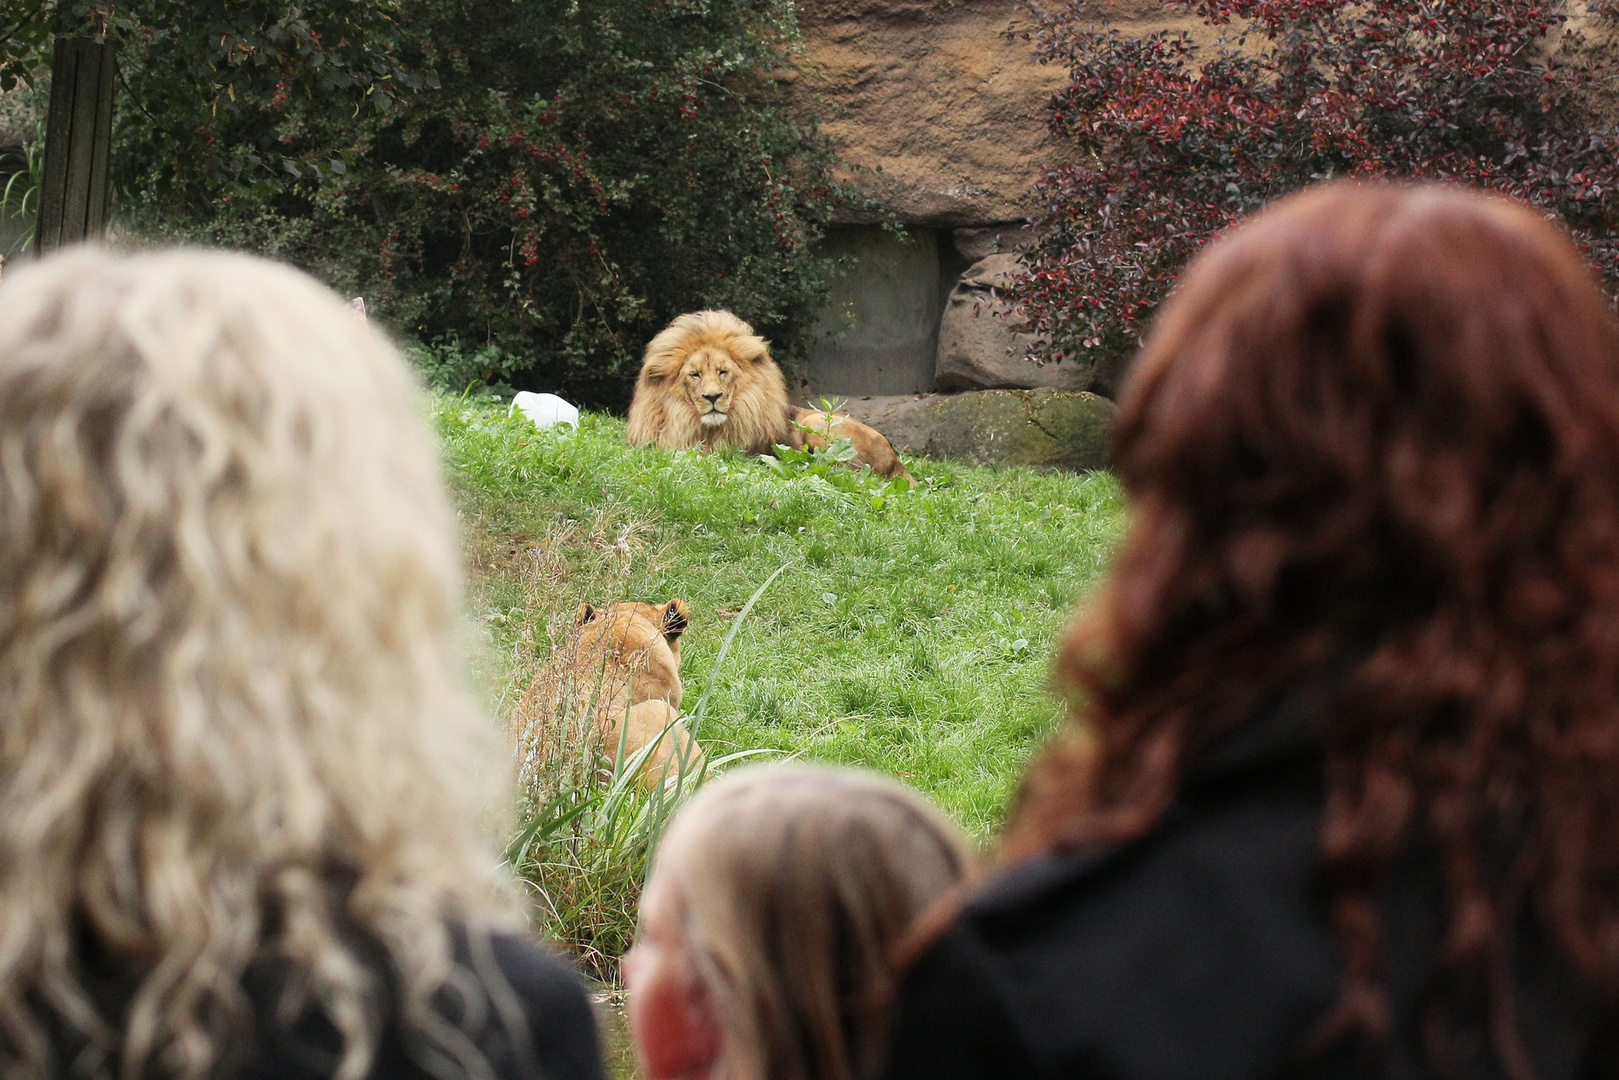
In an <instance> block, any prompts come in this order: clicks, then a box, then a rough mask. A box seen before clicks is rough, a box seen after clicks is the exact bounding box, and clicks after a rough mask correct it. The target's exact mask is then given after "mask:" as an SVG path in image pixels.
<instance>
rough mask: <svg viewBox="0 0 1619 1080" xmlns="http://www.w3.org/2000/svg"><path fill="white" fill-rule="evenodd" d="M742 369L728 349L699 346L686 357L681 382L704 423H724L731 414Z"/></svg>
mask: <svg viewBox="0 0 1619 1080" xmlns="http://www.w3.org/2000/svg"><path fill="white" fill-rule="evenodd" d="M742 370H743V369H742V365H740V364H738V363H737V362H736V358H735V357H733V356H732V355H731V354H730V353H728V352H726V351H725V350H724V349H718V348H707V349H698V350H696V351H695V352H693V353H692V354H691V355H690V356H689V357H687V358H686V363H685V364H684V365H682V367H681V369H680V384H681V387H682V388H683V390H684V392H685V394H686V398H687V400H689V401H690V402H691V407H692V408H693V409H695V410H696V411H697V419H698V421H699V422H700V423H701V424H702V425H703V426H704V427H708V428H717V427H722V426H724V424H725V422H726V421H727V420H729V419H730V418H731V405H732V403H733V401H734V400H735V397H736V391H737V388H738V386H739V385H740V383H741V381H742Z"/></svg>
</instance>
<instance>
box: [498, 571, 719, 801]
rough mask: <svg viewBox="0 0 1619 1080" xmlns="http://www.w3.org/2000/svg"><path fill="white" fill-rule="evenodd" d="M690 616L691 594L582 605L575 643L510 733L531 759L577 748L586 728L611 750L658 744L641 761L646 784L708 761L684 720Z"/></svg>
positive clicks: (523, 705) (531, 691)
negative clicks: (683, 643)
mask: <svg viewBox="0 0 1619 1080" xmlns="http://www.w3.org/2000/svg"><path fill="white" fill-rule="evenodd" d="M687 618H688V616H687V611H686V603H685V601H683V600H671V601H669V602H668V603H667V604H638V603H630V602H623V603H617V604H609V605H608V606H607V607H605V608H601V609H598V608H595V607H592V606H591V605H589V604H580V605H579V613H578V616H577V619H576V626H577V632H576V633H575V635H574V638H573V640H572V641H571V642H569V643H568V644H566V645H564V646H563V647H562V648H560V649H558V650H557V652H556V654H555V655H554V656H553V657H552V658H551V661H550V662H549V663H547V664H546V666H545V667H544V668H542V669H541V671H540V673H539V674H538V675H536V676H535V677H534V680H533V681H532V682H531V683H530V684H529V687H528V689H527V691H525V692H524V694H523V697H522V699H521V700H520V701H518V703H517V708H516V710H514V711H513V713H512V715H511V719H510V721H509V723H508V733H509V734H510V736H511V740H512V743H513V745H514V746H516V747H517V749H518V751H519V753H520V754H521V755H522V757H523V758H524V759H527V758H528V757H529V756H530V755H533V756H534V757H535V758H536V759H538V760H546V759H549V758H550V757H551V756H552V755H554V754H557V753H567V752H570V751H572V750H573V749H574V747H572V746H570V745H568V743H570V742H571V739H570V738H569V736H570V735H571V734H572V733H573V732H582V733H583V736H584V737H585V738H587V739H589V740H590V741H591V742H592V744H593V746H594V748H595V749H596V750H597V751H598V752H599V753H602V754H604V755H605V756H607V757H612V756H614V755H616V754H617V753H618V748H619V745H620V743H621V742H622V744H623V746H624V758H625V760H628V759H629V758H631V757H633V756H634V755H635V754H636V753H637V752H638V751H639V750H640V749H641V748H642V747H644V746H646V745H648V744H649V743H652V742H654V741H657V746H656V747H655V748H654V749H653V750H652V751H651V752H650V753H649V754H648V755H647V757H646V760H645V761H644V762H643V764H642V766H641V781H642V782H643V783H645V784H649V785H652V784H657V783H659V782H660V781H662V780H663V779H665V778H666V777H669V776H674V775H675V774H676V773H678V772H680V771H681V770H682V769H684V771H685V772H686V773H687V774H690V773H691V772H693V771H694V770H696V769H697V768H699V767H700V766H701V765H702V764H703V751H702V749H701V748H700V747H699V746H698V745H697V744H696V743H695V742H694V741H693V740H692V738H691V734H690V733H689V732H688V731H687V730H686V722H685V721H684V720H682V719H680V697H681V694H682V692H683V691H682V688H681V685H680V635H681V634H683V633H685V631H686V624H687ZM660 735H661V736H662V738H661V740H660V739H659V736H660Z"/></svg>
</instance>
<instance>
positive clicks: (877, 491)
mask: <svg viewBox="0 0 1619 1080" xmlns="http://www.w3.org/2000/svg"><path fill="white" fill-rule="evenodd" d="M821 411H822V412H823V413H825V414H826V415H828V416H830V415H832V414H833V413H836V412H837V411H838V402H836V401H828V400H827V399H826V398H822V399H821ZM798 428H799V430H800V431H803V432H805V433H806V434H812V435H821V434H824V433H823V432H821V430H820V429H819V428H816V427H815V426H814V425H813V424H808V423H801V424H799V425H798ZM833 430H834V431H836V430H837V429H836V428H833ZM856 456H858V455H857V451H856V450H855V448H854V442H853V440H851V439H849V438H848V437H847V436H842V435H839V436H837V437H835V438H833V439H831V440H830V441H829V442H828V443H827V444H826V445H825V446H812V445H810V444H808V443H806V444H805V445H804V446H801V447H795V446H788V445H786V444H785V443H778V444H777V445H776V446H775V448H774V452H773V453H770V454H760V455H758V458H759V460H760V461H761V462H763V463H764V465H765V467H766V468H767V469H769V470H770V471H771V473H772V474H774V475H776V476H779V477H781V478H782V479H784V480H800V481H810V482H811V483H819V484H820V485H822V486H823V487H824V488H825V489H826V490H828V491H829V492H841V493H843V494H845V495H848V496H852V497H854V499H857V500H859V499H863V500H864V501H865V503H866V505H868V506H870V507H871V509H873V510H882V509H884V508H885V507H888V506H891V505H893V502H894V500H895V499H897V498H899V497H900V496H902V495H904V494H906V493H907V492H909V491H910V490H911V488H912V486H913V485H912V484H911V481H909V480H907V479H906V478H905V477H903V476H896V477H893V478H892V479H888V480H885V479H883V478H882V477H880V476H878V475H877V474H876V473H874V472H872V471H871V466H870V465H858V466H857V465H855V464H854V460H855V458H856Z"/></svg>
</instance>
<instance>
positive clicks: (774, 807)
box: [625, 764, 973, 1080]
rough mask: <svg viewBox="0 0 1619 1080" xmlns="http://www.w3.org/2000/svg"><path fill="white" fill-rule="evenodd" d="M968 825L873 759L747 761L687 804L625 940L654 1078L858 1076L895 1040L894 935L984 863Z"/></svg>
mask: <svg viewBox="0 0 1619 1080" xmlns="http://www.w3.org/2000/svg"><path fill="white" fill-rule="evenodd" d="M972 862H973V854H972V849H971V847H970V845H969V844H968V842H967V840H966V838H965V837H964V836H963V835H962V834H961V832H960V830H958V829H957V828H956V827H955V826H954V825H952V824H950V822H949V821H948V820H946V819H945V817H944V816H943V815H942V814H940V813H939V811H937V810H936V809H934V808H933V807H932V806H930V805H929V804H928V803H927V802H926V801H925V800H924V799H922V798H921V797H920V796H918V795H917V794H915V793H914V792H912V791H910V790H909V789H907V788H905V787H904V786H903V785H901V784H899V783H896V782H895V781H893V780H889V779H887V778H886V777H882V776H878V775H876V774H874V773H867V772H860V771H856V770H851V769H834V768H825V767H816V766H809V765H798V764H793V765H764V766H755V767H752V768H747V769H741V770H738V771H737V772H735V773H733V774H731V775H729V776H727V777H726V778H725V779H723V780H720V781H718V782H717V783H715V784H713V785H711V786H710V787H708V788H705V789H704V790H703V791H702V792H701V793H700V794H699V795H697V797H696V798H694V799H693V800H692V802H691V803H690V805H688V806H687V807H686V808H685V809H684V810H683V811H681V813H680V814H679V816H678V817H677V818H676V819H675V822H674V825H673V826H672V827H671V829H670V831H669V834H668V836H667V837H666V838H665V839H664V842H663V846H662V848H661V849H660V851H659V854H658V859H657V865H656V866H655V867H654V868H653V871H652V875H651V877H650V879H649V880H648V882H647V887H646V891H645V892H644V893H642V895H641V926H640V931H639V933H638V934H637V936H636V942H635V948H633V949H632V950H631V951H630V954H629V955H628V956H627V957H626V958H625V977H626V981H627V983H628V987H629V995H630V1001H629V1011H630V1024H631V1028H632V1030H633V1032H634V1035H635V1041H636V1047H637V1049H638V1050H639V1052H640V1055H641V1060H642V1063H643V1065H644V1067H645V1069H646V1072H647V1074H648V1075H649V1077H651V1078H652V1080H665V1078H668V1077H676V1076H683V1075H687V1074H691V1073H699V1074H700V1073H711V1074H712V1075H714V1076H715V1077H724V1078H728V1080H733V1078H734V1080H741V1078H749V1080H755V1078H757V1080H763V1078H766V1077H768V1078H771V1080H777V1078H782V1080H787V1078H791V1080H811V1078H813V1080H849V1078H853V1077H857V1076H860V1075H863V1074H866V1073H868V1072H870V1071H871V1070H872V1069H873V1068H874V1067H875V1065H876V1064H877V1062H876V1058H877V1056H878V1055H879V1053H880V1052H881V1047H880V1042H879V1040H880V1036H881V1026H882V1025H881V1021H882V1018H883V1013H884V1009H885V1006H886V1004H887V1000H888V997H889V992H890V990H891V988H892V982H893V974H894V971H893V953H894V950H895V947H896V946H897V945H898V944H899V942H900V940H901V938H902V937H903V936H904V935H905V933H906V931H907V930H908V929H910V927H911V925H912V924H913V923H914V922H915V920H916V918H917V917H918V916H919V915H920V914H921V913H922V912H923V911H924V910H926V909H927V908H928V907H929V906H930V905H931V904H933V902H934V901H936V900H938V899H939V898H940V897H941V896H943V895H944V894H945V893H946V892H947V891H949V890H950V889H951V888H952V887H953V886H955V885H956V884H957V883H959V882H960V881H961V880H962V879H963V877H965V875H966V874H967V872H968V870H969V869H970V868H971V866H972Z"/></svg>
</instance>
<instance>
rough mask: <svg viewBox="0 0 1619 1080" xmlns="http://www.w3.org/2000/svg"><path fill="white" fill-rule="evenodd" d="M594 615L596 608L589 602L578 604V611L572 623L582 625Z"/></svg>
mask: <svg viewBox="0 0 1619 1080" xmlns="http://www.w3.org/2000/svg"><path fill="white" fill-rule="evenodd" d="M595 617H596V609H595V608H593V607H591V606H590V605H589V604H580V605H579V612H578V614H576V615H575V616H574V617H573V625H575V626H583V625H585V623H587V622H589V621H590V620H591V619H594V618H595Z"/></svg>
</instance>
